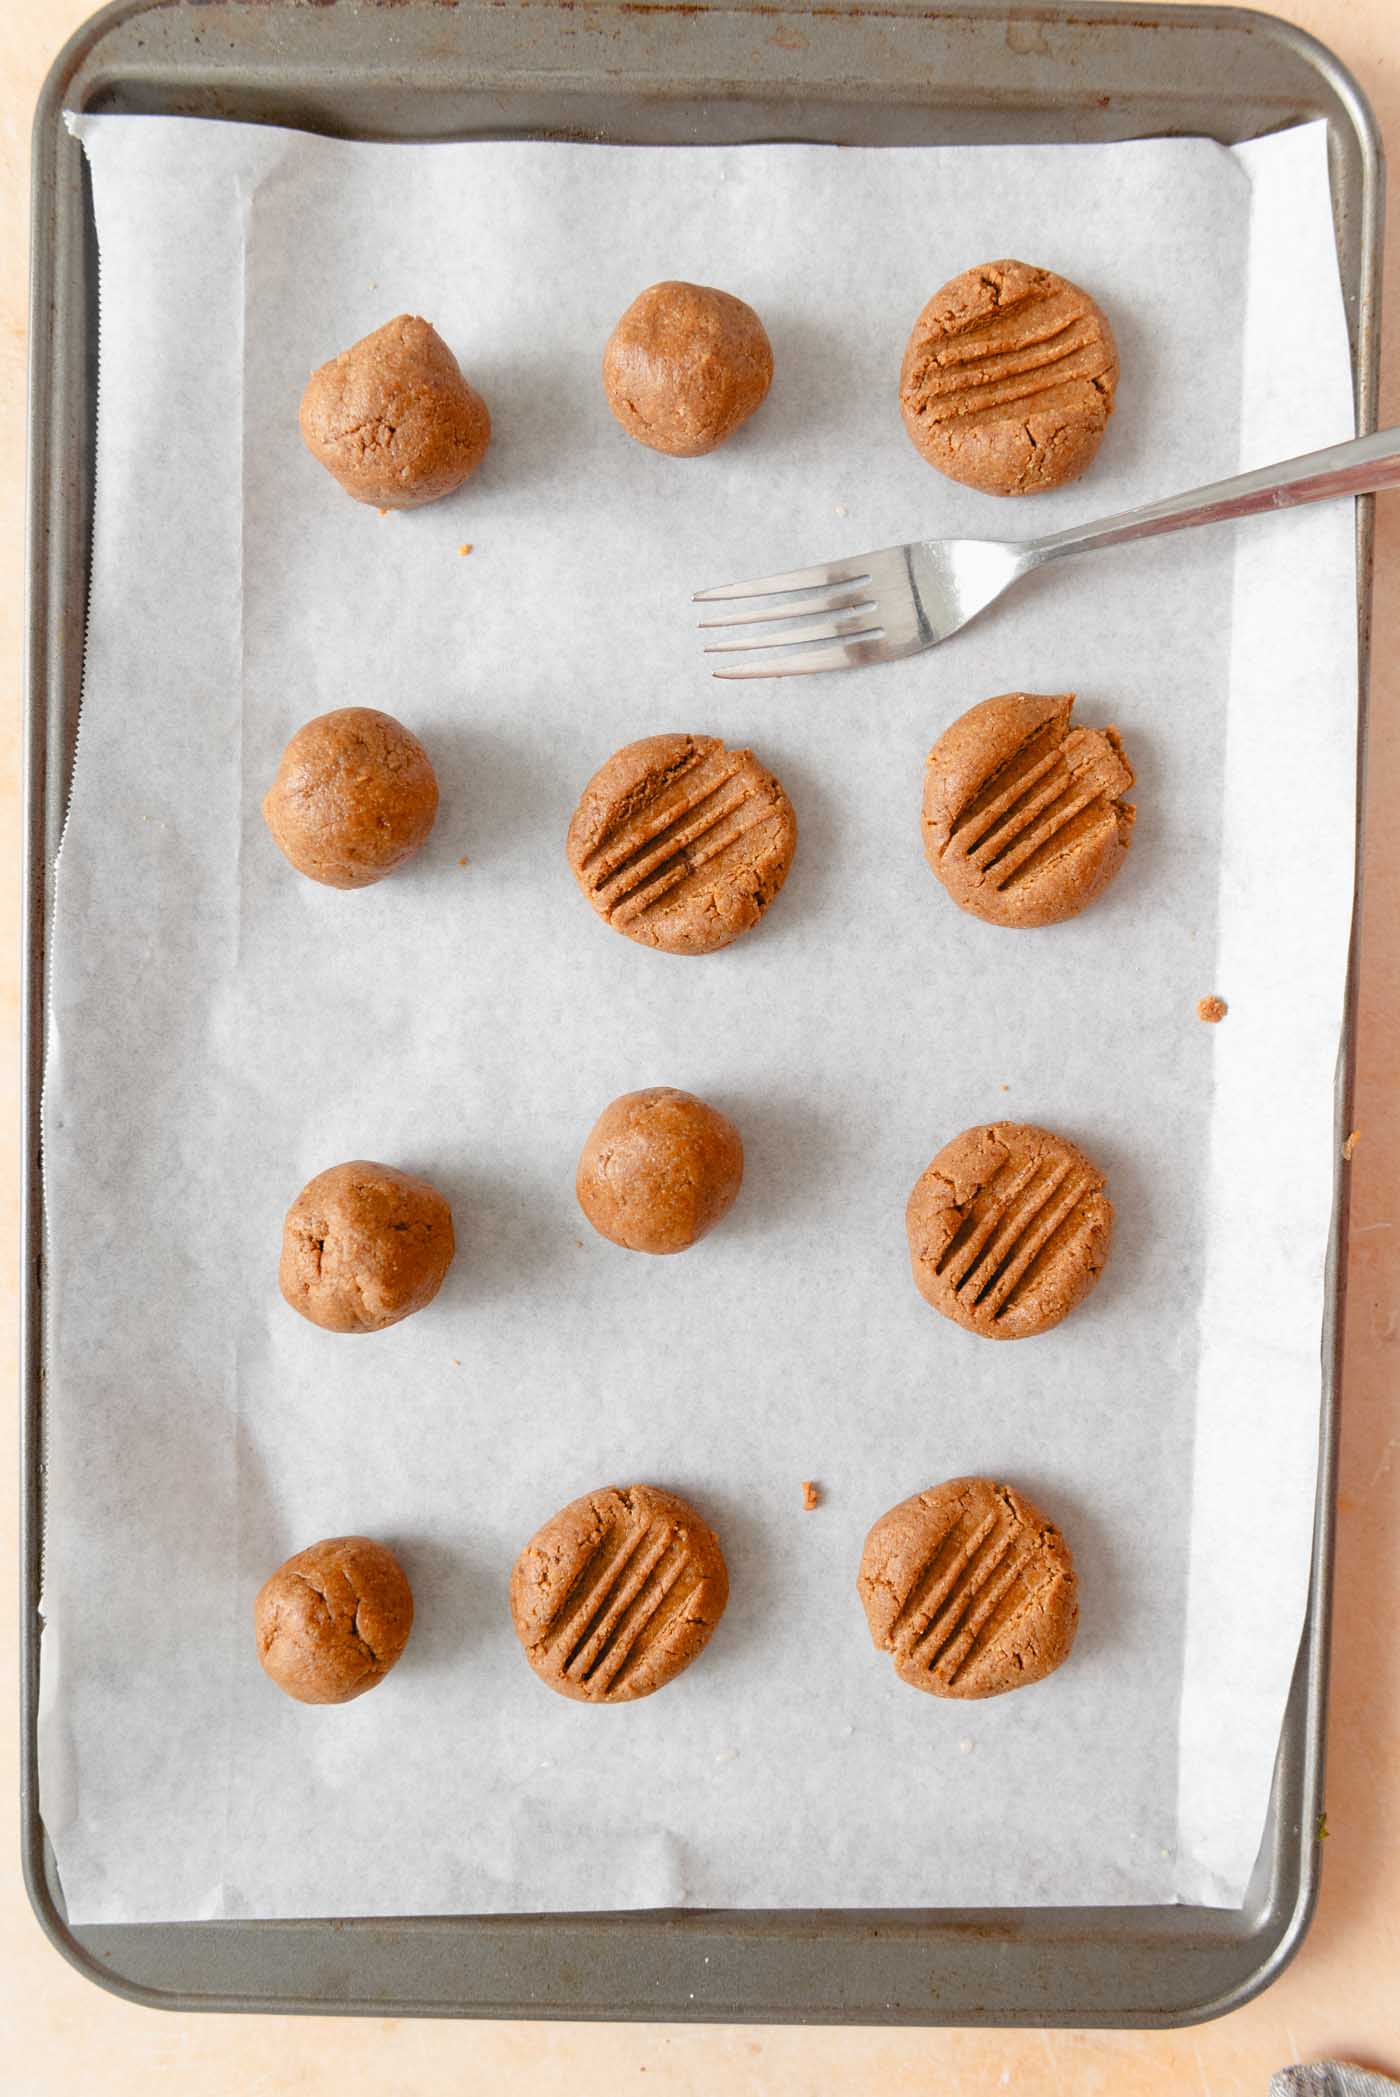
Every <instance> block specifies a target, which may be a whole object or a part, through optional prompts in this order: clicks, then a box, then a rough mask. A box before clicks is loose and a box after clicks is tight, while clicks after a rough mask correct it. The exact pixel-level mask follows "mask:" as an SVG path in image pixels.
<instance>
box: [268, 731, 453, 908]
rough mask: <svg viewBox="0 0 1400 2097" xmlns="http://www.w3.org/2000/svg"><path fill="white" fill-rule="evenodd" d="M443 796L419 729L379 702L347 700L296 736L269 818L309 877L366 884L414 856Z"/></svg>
mask: <svg viewBox="0 0 1400 2097" xmlns="http://www.w3.org/2000/svg"><path fill="white" fill-rule="evenodd" d="M437 805H438V784H437V777H436V774H435V773H434V771H433V768H432V765H431V763H430V762H429V759H428V753H427V751H426V750H425V749H424V748H423V745H422V744H421V743H420V742H419V740H418V738H417V736H416V735H411V734H410V733H409V731H408V729H406V728H405V727H404V725H403V723H402V721H396V720H395V719H394V717H393V715H392V714H381V713H380V712H379V711H378V710H377V709H376V708H375V707H372V706H342V707H338V708H337V709H336V710H335V712H334V713H329V714H318V715H317V716H316V718H315V720H314V721H308V722H307V724H306V726H305V727H304V728H299V729H298V730H297V732H296V734H295V735H294V736H293V737H292V740H291V741H290V742H289V743H288V745H287V747H286V749H285V750H284V751H283V752H282V762H281V763H280V764H279V765H278V767H277V777H276V778H275V779H274V780H273V782H272V785H271V786H270V787H269V788H268V791H267V795H266V798H265V799H264V801H263V818H264V820H265V822H266V823H267V827H268V829H269V830H270V831H271V832H272V837H273V842H274V843H275V844H276V845H277V846H278V847H279V849H280V850H281V851H282V852H283V853H284V854H285V856H286V857H287V858H288V859H289V860H290V861H291V863H292V865H293V866H294V867H295V868H296V870H297V872H298V873H299V874H305V876H306V878H307V880H308V881H321V882H324V883H325V885H326V887H327V888H368V887H370V886H371V884H372V883H373V882H375V881H382V880H383V879H384V876H385V875H386V874H391V873H392V872H393V870H394V868H395V867H396V866H402V864H403V862H404V860H405V859H411V858H412V856H413V854H414V853H415V852H416V851H417V850H418V848H419V846H420V845H422V844H423V843H424V842H425V841H426V839H427V836H428V832H429V831H430V830H431V829H432V827H433V820H434V818H435V816H436V815H437Z"/></svg>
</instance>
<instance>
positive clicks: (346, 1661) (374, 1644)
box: [253, 1536, 413, 1704]
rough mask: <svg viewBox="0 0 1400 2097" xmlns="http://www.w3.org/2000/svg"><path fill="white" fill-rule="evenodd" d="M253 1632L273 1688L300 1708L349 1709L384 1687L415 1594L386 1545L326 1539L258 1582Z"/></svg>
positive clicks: (360, 1539) (408, 1627) (399, 1648)
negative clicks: (354, 1700) (282, 1691)
mask: <svg viewBox="0 0 1400 2097" xmlns="http://www.w3.org/2000/svg"><path fill="white" fill-rule="evenodd" d="M253 1627H254V1630H255V1632H256V1635H257V1641H258V1658H259V1660H260V1661H261V1662H262V1664H263V1668H264V1670H265V1671H266V1673H268V1674H269V1675H271V1677H272V1679H273V1681H274V1682H275V1683H276V1684H277V1687H278V1688H279V1689H285V1690H286V1692H287V1695H288V1696H289V1697H295V1698H296V1700H297V1702H298V1703H299V1704H348V1703H349V1702H350V1700H351V1698H352V1697H362V1696H363V1695H364V1693H365V1691H366V1690H367V1689H373V1688H374V1685H375V1683H376V1682H382V1681H383V1680H384V1677H385V1676H386V1675H387V1674H388V1672H389V1670H390V1668H391V1667H392V1666H393V1665H394V1662H395V1661H396V1660H397V1659H398V1657H399V1655H400V1653H402V1651H403V1649H404V1647H405V1646H406V1645H407V1644H408V1634H409V1632H410V1631H411V1630H412V1628H413V1591H412V1589H411V1588H410V1587H409V1584H408V1578H407V1576H406V1574H405V1572H404V1569H403V1567H402V1566H401V1565H400V1564H399V1562H398V1560H397V1558H395V1556H394V1554H393V1552H392V1551H390V1550H389V1549H388V1548H387V1546H385V1545H384V1544H376V1543H375V1542H374V1541H373V1540H372V1539H371V1538H370V1537H368V1536H328V1537H327V1538H326V1540H325V1542H324V1543H320V1544H310V1545H308V1547H307V1549H306V1550H305V1551H298V1552H297V1555H296V1557H295V1558H289V1559H288V1560H287V1563H286V1564H285V1565H282V1566H279V1567H278V1568H277V1571H276V1572H275V1573H274V1574H273V1575H272V1578H271V1579H270V1580H267V1581H265V1582H264V1583H263V1585H262V1587H261V1588H259V1590H258V1598H257V1600H256V1602H255V1603H254V1604H253Z"/></svg>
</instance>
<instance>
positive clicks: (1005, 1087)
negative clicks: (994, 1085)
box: [1001, 1085, 1011, 1092]
mask: <svg viewBox="0 0 1400 2097" xmlns="http://www.w3.org/2000/svg"><path fill="white" fill-rule="evenodd" d="M1001 1089H1002V1091H1003V1092H1009V1091H1010V1090H1011V1087H1010V1086H1009V1085H1003V1086H1002V1088H1001Z"/></svg>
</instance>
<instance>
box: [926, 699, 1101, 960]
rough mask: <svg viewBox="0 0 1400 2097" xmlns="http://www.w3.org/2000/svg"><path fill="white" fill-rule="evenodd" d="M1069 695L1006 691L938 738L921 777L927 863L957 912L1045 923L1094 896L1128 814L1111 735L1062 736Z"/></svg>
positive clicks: (1089, 731)
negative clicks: (950, 898) (955, 906)
mask: <svg viewBox="0 0 1400 2097" xmlns="http://www.w3.org/2000/svg"><path fill="white" fill-rule="evenodd" d="M1073 705H1074V694H1073V692H1059V693H1055V694H1041V693H1039V692H1004V693H1002V695H1001V696H1000V697H999V698H996V699H984V700H982V702H981V704H980V705H978V706H974V707H970V708H969V710H968V711H967V712H966V713H965V714H963V715H962V716H961V717H960V718H959V719H958V720H956V721H954V722H953V724H952V726H951V727H950V728H947V729H945V730H944V732H943V734H942V735H941V736H940V737H939V738H938V741H937V742H936V743H935V744H934V746H933V748H932V750H930V752H929V754H928V760H927V763H926V765H925V767H924V807H923V825H922V827H923V838H924V856H925V858H926V859H927V860H928V863H929V865H930V866H931V867H932V868H933V871H934V873H935V874H937V876H938V878H939V880H940V881H941V882H942V883H943V886H944V887H945V888H946V889H947V891H948V893H949V895H950V896H951V897H952V898H953V901H954V902H955V903H956V904H957V905H958V907H959V909H961V910H966V911H969V912H970V913H971V915H972V916H973V917H981V918H986V919H987V920H988V922H989V923H991V924H994V925H1013V926H1014V925H1054V924H1058V923H1059V922H1060V920H1061V919H1062V918H1067V917H1075V916H1077V915H1078V913H1079V912H1080V911H1081V910H1082V909H1083V908H1084V906H1085V905H1086V904H1087V903H1091V902H1092V901H1093V900H1094V898H1095V896H1098V895H1101V894H1102V893H1103V891H1104V889H1106V888H1107V887H1108V884H1109V882H1110V881H1112V879H1113V877H1114V875H1115V874H1116V873H1117V872H1118V870H1119V868H1120V867H1121V866H1122V864H1123V861H1124V859H1125V858H1126V857H1127V853H1128V847H1129V845H1130V844H1131V843H1132V836H1133V823H1134V820H1135V818H1136V815H1137V810H1136V809H1135V808H1134V807H1133V805H1132V803H1131V802H1129V801H1125V800H1124V799H1123V796H1124V794H1126V793H1127V792H1128V790H1129V789H1130V788H1131V786H1132V784H1133V768H1132V766H1131V765H1130V764H1129V762H1128V759H1127V755H1126V753H1125V752H1124V749H1123V744H1122V739H1121V738H1120V736H1119V734H1118V730H1117V729H1116V728H1071V726H1070V720H1069V717H1070V711H1071V709H1072V708H1073Z"/></svg>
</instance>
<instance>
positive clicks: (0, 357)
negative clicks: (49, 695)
mask: <svg viewBox="0 0 1400 2097" xmlns="http://www.w3.org/2000/svg"><path fill="white" fill-rule="evenodd" d="M90 12H91V9H90V6H89V4H88V0H5V4H4V6H3V8H0V211H2V212H3V219H4V224H5V227H6V232H7V236H8V237H7V239H6V241H5V243H4V249H3V254H0V286H2V287H3V311H2V312H0V414H3V432H4V434H3V461H4V490H5V502H4V507H3V511H0V563H3V574H4V580H5V588H4V590H3V592H0V652H3V657H4V661H5V664H6V669H7V674H8V678H9V698H8V700H7V701H6V703H5V710H4V715H3V720H0V796H3V815H2V816H0V854H2V855H3V878H4V883H5V889H6V894H7V895H8V897H9V898H10V901H9V906H8V910H7V917H8V921H9V924H10V926H11V927H12V928H14V927H15V926H17V924H18V908H17V905H16V902H15V897H16V895H17V890H18V880H19V842H18V810H17V783H16V774H17V768H18V756H19V691H20V675H19V672H20V654H21V638H22V630H23V609H22V539H23V501H22V474H23V457H24V389H25V369H24V365H25V338H26V296H27V293H26V280H25V231H24V228H25V224H26V211H27V189H28V175H29V127H30V122H31V118H32V114H33V108H34V102H35V99H36V97H37V95H38V92H39V88H40V85H41V83H42V81H43V78H44V75H45V73H46V72H47V70H48V67H49V64H50V61H51V60H52V58H53V56H54V54H55V53H56V52H57V50H58V48H59V46H60V44H61V43H62V42H63V41H64V39H65V38H66V37H67V36H68V35H69V34H70V32H71V31H72V30H73V29H75V28H76V27H77V26H78V24H79V23H80V22H81V21H82V20H83V19H84V17H85V16H86V15H87V14H88V13H90ZM1288 12H1289V13H1290V14H1291V16H1292V18H1293V19H1294V20H1295V21H1297V22H1299V23H1300V24H1301V25H1302V26H1303V27H1304V28H1306V29H1309V30H1311V31H1312V32H1313V33H1314V35H1316V36H1318V37H1320V38H1321V39H1322V40H1323V42H1324V43H1327V44H1330V45H1331V47H1332V48H1333V50H1334V51H1336V52H1337V54H1338V56H1339V57H1340V58H1341V59H1342V60H1343V61H1344V62H1345V63H1346V64H1347V65H1348V66H1350V68H1351V69H1352V71H1353V72H1354V73H1355V74H1356V76H1357V78H1358V79H1359V81H1360V82H1361V85H1362V87H1363V89H1364V90H1365V92H1366V93H1367V95H1368V96H1369V97H1370V99H1371V102H1372V105H1373V107H1374V108H1375V110H1376V114H1377V116H1378V118H1379V120H1380V124H1381V128H1382V131H1383V133H1384V134H1385V137H1386V139H1387V142H1388V144H1389V147H1390V150H1391V153H1392V155H1397V156H1400V9H1397V8H1396V6H1395V0H1291V4H1290V5H1289V6H1288ZM1386 245H1387V257H1386V277H1387V281H1388V283H1389V286H1390V296H1391V299H1392V301H1400V210H1395V211H1393V212H1392V214H1391V232H1390V237H1389V239H1388V241H1387V244H1386ZM1381 421H1382V422H1383V423H1395V422H1400V327H1395V326H1392V327H1391V328H1389V329H1388V330H1387V341H1386V354H1385V361H1384V367H1383V373H1382V382H1381ZM1374 635H1375V638H1374V655H1373V666H1372V702H1371V723H1372V726H1371V751H1370V790H1369V806H1368V815H1367V836H1368V845H1367V865H1366V915H1365V921H1364V924H1363V927H1362V974H1361V1014H1360V1037H1359V1048H1358V1063H1357V1100H1356V1110H1355V1115H1354V1117H1353V1118H1354V1121H1355V1123H1356V1126H1357V1127H1358V1128H1359V1129H1360V1132H1361V1135H1360V1142H1359V1144H1358V1146H1357V1150H1356V1156H1355V1162H1354V1163H1353V1165H1352V1167H1351V1170H1352V1172H1353V1173H1354V1175H1355V1186H1354V1190H1353V1206H1352V1252H1351V1265H1350V1272H1349V1281H1348V1299H1347V1304H1348V1308H1347V1335H1346V1350H1347V1366H1346V1386H1345V1393H1344V1402H1343V1431H1342V1457H1341V1514H1340V1521H1339V1525H1338V1530H1339V1533H1338V1554H1337V1606H1336V1617H1335V1632H1334V1652H1333V1668H1332V1715H1331V1732H1330V1755H1329V1777H1328V1784H1327V1820H1328V1828H1329V1839H1328V1843H1327V1850H1326V1857H1325V1863H1324V1872H1323V1881H1322V1898H1321V1904H1320V1907H1319V1910H1318V1915H1317V1920H1316V1922H1315V1923H1314V1925H1313V1928H1312V1931H1311V1933H1310V1935H1309V1937H1308V1939H1307V1941H1306V1943H1305V1944H1304V1946H1303V1949H1302V1951H1301V1952H1300V1954H1299V1956H1298V1958H1297V1959H1296V1961H1295V1962H1294V1964H1293V1965H1292V1966H1291V1967H1290V1968H1289V1970H1288V1971H1287V1972H1286V1973H1285V1974H1284V1975H1283V1977H1282V1979H1281V1980H1279V1981H1278V1982H1277V1983H1276V1984H1275V1986H1274V1987H1273V1988H1271V1989H1269V1990H1268V1991H1267V1993H1265V1994H1264V1995H1263V1996H1261V1997H1260V1998H1259V2000H1257V2001H1256V2002H1253V2003H1251V2004H1249V2005H1248V2006H1247V2007H1246V2008H1245V2009H1242V2010H1239V2011H1237V2012H1236V2013H1235V2014H1234V2015H1233V2016H1230V2017H1226V2018H1223V2019H1221V2020H1220V2021H1218V2022H1216V2023H1214V2024H1208V2025H1202V2026H1199V2027H1197V2028H1196V2029H1194V2030H1190V2031H1183V2032H1177V2033H1163V2034H1160V2035H1155V2034H1134V2033H1112V2032H1073V2031H1061V2032H1048V2033H1046V2032H1006V2033H1003V2032H937V2031H932V2032H919V2031H907V2032H906V2031H863V2030H857V2031H847V2030H805V2031H804V2030H776V2029H767V2028H759V2027H754V2028H740V2027H735V2028H727V2027H707V2028H701V2029H689V2028H685V2027H679V2026H674V2025H568V2024H453V2023H440V2024H439V2023H425V2022H419V2021H405V2022H399V2021H395V2020H359V2019H354V2020H351V2019H329V2018H314V2019H310V2018H308V2019H302V2018H292V2017H259V2018H241V2017H227V2016H213V2017H185V2016H170V2015H166V2014H164V2013H162V2012H160V2011H154V2010H144V2009H137V2008H134V2007H132V2006H131V2005H130V2004H128V2003H125V2002H121V2001H119V2000H117V1999H116V1998H115V1997H114V1996H111V1995H107V1994H105V1993H102V1992H101V1991H99V1990H98V1989H96V1988H95V1987H93V1986H92V1985H91V1984H90V1983H89V1982H87V1981H86V1980H83V1979H81V1978H80V1977H79V1976H78V1974H77V1973H75V1972H74V1971H73V1970H72V1969H71V1968H69V1967H68V1966H67V1965H66V1964H65V1963H64V1962H63V1960H62V1959H60V1957H59V1956H58V1954H57V1953H56V1952H55V1951H53V1950H52V1949H51V1947H50V1946H49V1944H48V1943H47V1941H46V1940H45V1939H44V1937H43V1936H42V1935H41V1933H40V1931H39V1928H38V1925H37V1924H36V1923H35V1921H34V1919H33V1917H32V1915H31V1913H30V1911H29V1907H28V1903H27V1900H26V1898H25V1894H24V1891H23V1888H22V1886H21V1883H20V1878H19V1872H18V1868H17V1865H16V1863H15V1859H16V1858H17V1855H18V1838H17V1831H16V1826H15V1823H16V1819H17V1814H16V1809H15V1805H14V1801H15V1799H16V1797H17V1794H18V1767H17V1752H16V1727H15V1725H14V1722H13V1697H14V1683H15V1679H16V1674H17V1664H16V1660H15V1654H14V1632H15V1623H16V1618H17V1614H18V1612H17V1610H16V1609H15V1607H14V1606H13V1603H12V1599H7V1601H6V1603H5V1605H4V1607H3V1610H0V1679H2V1680H3V1696H4V1698H5V1700H6V1702H7V1706H8V1707H9V1709H8V1712H7V1717H6V1722H5V1723H4V1725H3V1726H0V1801H3V1812H4V1823H5V1826H6V1836H5V1840H4V1843H3V1850H0V1855H3V1858H4V1864H3V1868H2V1869H0V2032H3V2034H4V2043H3V2053H2V2054H0V2085H3V2087H4V2089H5V2090H6V2091H7V2092H8V2093H10V2097H70V2093H81V2097H89V2093H92V2097H96V2093H98V2092H101V2093H102V2097H149V2093H151V2092H153V2091H160V2090H170V2091H178V2092H179V2097H282V2093H291V2092H296V2093H297V2097H321V2093H325V2097H332V2093H333V2097H359V2093H365V2097H369V2093H371V2092H372V2093H374V2097H439V2093H441V2097H447V2093H449V2092H450V2093H451V2097H461V2093H463V2092H466V2091H471V2090H483V2091H489V2092H490V2093H491V2097H537V2093H540V2092H543V2091H547V2090H567V2091H568V2093H569V2097H613V2093H614V2092H616V2091H617V2090H619V2089H627V2088H632V2089H640V2090H644V2091H647V2092H649V2093H651V2097H661V2093H663V2092H676V2093H679V2092H696V2093H704V2097H809V2093H810V2097H818V2093H820V2097H914V2093H916V2092H917V2093H919V2097H981V2093H983V2092H994V2091H1000V2090H1003V2089H1012V2090H1024V2091H1028V2092H1042V2091H1043V2092H1046V2093H1054V2097H1168V2093H1170V2097H1188V2093H1195V2092H1199V2093H1201V2097H1246V2093H1248V2097H1263V2092H1264V2091H1265V2090H1266V2088H1267V2084H1268V2078H1269V2076H1270V2074H1271V2073H1273V2071H1274V2070H1275V2069H1277V2068H1279V2067H1282V2066H1284V2065H1286V2064H1287V2063H1288V2062H1290V2061H1296V2060H1308V2059H1315V2058H1318V2057H1320V2056H1323V2055H1328V2054H1340V2055H1342V2056H1344V2057H1347V2058H1350V2059H1353V2060H1359V2061H1361V2062H1363V2063H1365V2064H1367V2065H1370V2066H1373V2067H1377V2068H1388V2069H1389V2070H1390V2071H1391V2072H1392V2073H1397V2074H1400V1894H1397V1890H1396V1889H1397V1881H1400V1457H1397V1449H1400V1402H1397V1394H1396V1378H1397V1362H1398V1361H1400V823H1398V822H1397V820H1396V814H1395V811H1396V809H1397V807H1400V494H1394V495H1388V496H1383V497H1381V498H1380V501H1379V503H1378V505H1377V529H1376V590H1375V628H1374ZM0 998H3V1001H4V1006H5V1010H6V1012H7V1014H8V1015H9V1020H10V1024H9V1026H8V1027H7V1030H6V1038H5V1049H4V1054H5V1065H4V1071H5V1086H4V1091H5V1097H6V1108H5V1113H4V1119H3V1147H4V1158H5V1161H6V1162H5V1165H4V1169H3V1172H0V1213H3V1216H4V1219H5V1223H6V1232H5V1245H6V1259H5V1264H4V1269H3V1287H2V1288H0V1353H2V1354H3V1360H4V1362H5V1363H6V1364H7V1365H8V1367H7V1370H6V1373H5V1375H4V1378H3V1382H4V1387H5V1388H6V1389H7V1390H13V1389H14V1387H15V1369H14V1364H15V1306H16V1296H17V1260H16V1251H15V1246H16V1197H15V1191H14V1190H15V1183H16V1180H17V1159H18V1137H17V1127H16V1109H15V1104H14V1102H15V1097H16V1092H17V1086H18V1076H19V1061H18V1053H17V1046H16V1043H17V1034H18V989H17V961H16V942H15V940H14V939H13V937H11V938H8V939H7V940H6V942H5V945H4V949H3V954H0ZM0 1420H2V1424H0V1474H3V1476H4V1477H5V1478H7V1479H12V1478H14V1476H15V1473H16V1462H15V1449H14V1435H15V1416H14V1408H13V1406H12V1405H9V1404H6V1405H5V1406H4V1408H3V1414H2V1415H0ZM12 1499H13V1496H12V1495H11V1494H10V1493H9V1492H8V1491H7V1492H6V1494H5V1496H4V1503H3V1506H0V1564H3V1565H4V1567H5V1569H6V1580H7V1582H8V1580H9V1578H10V1577H11V1574H10V1568H12V1567H13V1566H14V1564H15V1562H16V1550H15V1545H14V1538H13V1524H14V1507H13V1504H12Z"/></svg>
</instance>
